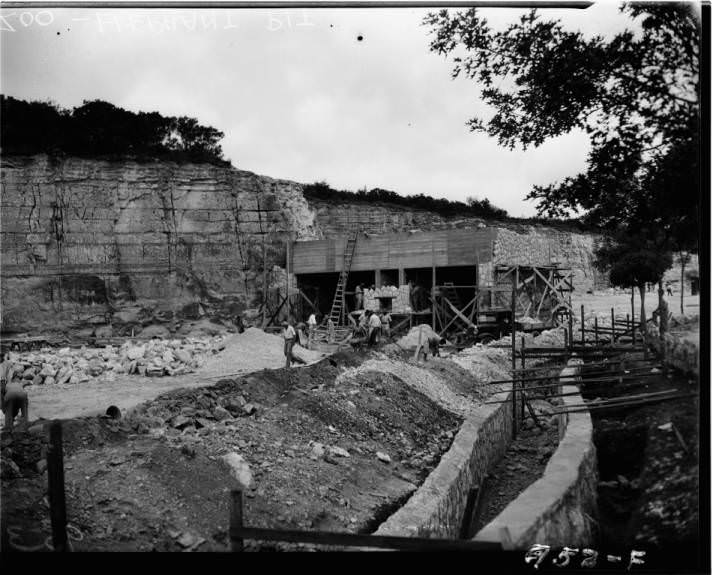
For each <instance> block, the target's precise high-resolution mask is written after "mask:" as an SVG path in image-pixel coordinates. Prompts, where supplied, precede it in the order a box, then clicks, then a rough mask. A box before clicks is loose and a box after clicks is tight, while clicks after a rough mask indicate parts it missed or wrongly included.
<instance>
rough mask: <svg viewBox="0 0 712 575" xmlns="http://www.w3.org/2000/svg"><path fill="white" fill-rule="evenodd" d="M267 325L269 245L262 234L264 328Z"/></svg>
mask: <svg viewBox="0 0 712 575" xmlns="http://www.w3.org/2000/svg"><path fill="white" fill-rule="evenodd" d="M266 324H267V244H266V243H265V234H262V328H263V329H264V327H265V325H266Z"/></svg>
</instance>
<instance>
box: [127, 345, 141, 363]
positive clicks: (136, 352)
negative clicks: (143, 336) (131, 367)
mask: <svg viewBox="0 0 712 575" xmlns="http://www.w3.org/2000/svg"><path fill="white" fill-rule="evenodd" d="M145 353H146V346H145V345H133V346H131V347H129V349H128V350H127V351H126V357H128V358H129V359H130V360H132V361H134V360H137V359H141V358H142V357H143V356H144V354H145Z"/></svg>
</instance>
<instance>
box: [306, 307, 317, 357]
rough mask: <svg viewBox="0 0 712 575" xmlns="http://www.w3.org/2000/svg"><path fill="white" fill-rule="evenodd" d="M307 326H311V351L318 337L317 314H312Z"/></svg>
mask: <svg viewBox="0 0 712 575" xmlns="http://www.w3.org/2000/svg"><path fill="white" fill-rule="evenodd" d="M307 325H308V326H309V349H311V347H312V345H313V344H314V336H315V335H316V325H317V321H316V314H315V313H314V312H312V313H311V315H310V316H309V319H307Z"/></svg>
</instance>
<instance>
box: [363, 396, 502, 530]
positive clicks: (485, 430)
mask: <svg viewBox="0 0 712 575" xmlns="http://www.w3.org/2000/svg"><path fill="white" fill-rule="evenodd" d="M507 398H508V399H511V392H510V394H508V395H507ZM511 439H512V404H511V401H507V402H505V403H502V404H499V405H483V406H481V407H480V408H477V409H476V410H475V411H474V413H473V414H471V415H470V416H469V417H468V418H467V419H466V420H465V422H464V423H463V425H462V427H461V428H460V431H459V432H458V433H457V435H456V436H455V439H454V440H453V443H452V445H451V447H450V449H449V450H448V452H447V453H446V454H445V455H444V456H443V457H442V459H441V460H440V463H439V464H438V466H437V467H436V468H435V469H434V470H433V471H432V472H431V473H430V475H429V476H428V477H427V479H426V480H425V482H424V483H423V485H421V486H420V488H419V489H418V491H416V492H415V494H414V495H413V496H412V497H411V498H410V499H409V500H408V502H407V503H406V504H405V505H404V506H403V507H401V509H399V510H398V511H397V512H396V513H394V514H393V515H391V516H390V517H389V518H388V519H387V520H386V521H385V522H384V523H383V524H381V526H380V527H379V528H378V531H376V535H399V536H407V537H443V538H457V537H459V533H460V526H461V523H462V519H463V516H464V512H465V506H466V504H467V496H468V493H469V490H470V488H471V487H472V486H473V485H477V484H479V482H480V481H481V480H482V478H483V477H484V475H485V474H486V473H487V469H488V468H489V467H490V465H492V464H493V463H494V462H495V461H497V460H498V459H499V458H500V457H502V455H504V452H505V451H506V450H507V446H508V445H509V443H510V441H511Z"/></svg>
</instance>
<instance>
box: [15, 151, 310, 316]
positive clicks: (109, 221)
mask: <svg viewBox="0 0 712 575" xmlns="http://www.w3.org/2000/svg"><path fill="white" fill-rule="evenodd" d="M289 231H292V232H293V234H292V236H293V237H296V238H297V239H306V238H312V237H318V228H317V226H316V222H315V219H314V214H313V212H312V211H311V210H310V209H309V207H308V205H307V203H306V201H305V200H304V198H303V196H302V194H301V187H300V186H299V185H298V184H296V183H293V182H287V181H280V180H274V179H271V178H266V177H262V176H257V175H256V174H253V173H250V172H244V171H240V170H235V169H229V168H227V169H226V168H220V167H215V166H211V165H190V164H189V165H176V164H168V163H146V164H138V163H135V162H105V161H87V160H79V159H67V160H63V161H60V162H51V161H50V160H48V159H47V158H46V157H33V158H6V159H5V160H4V162H3V167H2V260H1V264H2V279H3V282H2V304H3V324H4V327H6V328H23V329H27V328H30V329H31V328H42V327H49V326H51V325H52V324H54V323H66V322H72V321H79V322H81V321H96V322H97V323H98V322H99V321H101V322H102V323H103V321H104V317H103V316H104V310H106V309H111V308H109V307H107V304H111V306H112V307H113V308H114V309H115V310H116V309H120V308H122V307H124V306H127V305H131V304H132V303H135V302H143V303H144V304H146V305H149V306H157V307H158V308H159V309H162V310H163V311H165V313H166V314H167V315H168V316H170V315H171V314H172V313H174V312H176V311H177V310H179V309H181V308H182V307H183V306H185V305H186V304H190V303H195V302H200V301H211V302H213V303H215V302H219V305H225V304H229V305H230V306H232V307H233V309H234V308H235V306H236V307H237V308H244V307H247V306H249V305H250V304H251V303H252V301H253V300H254V299H255V297H256V293H257V292H258V291H259V290H261V282H262V270H263V248H262V241H263V236H264V238H265V240H266V241H265V246H266V250H265V251H266V254H264V255H265V256H266V258H265V259H266V261H267V266H268V269H271V265H273V264H274V263H279V264H281V265H283V263H284V259H285V255H284V252H285V246H286V240H287V237H288V235H287V234H288V232H289ZM97 316H99V317H97Z"/></svg>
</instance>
